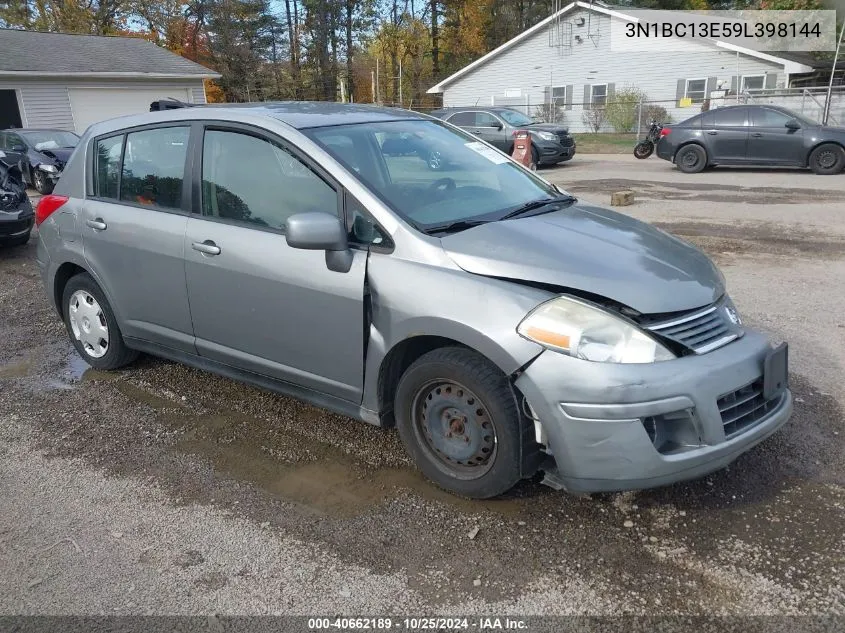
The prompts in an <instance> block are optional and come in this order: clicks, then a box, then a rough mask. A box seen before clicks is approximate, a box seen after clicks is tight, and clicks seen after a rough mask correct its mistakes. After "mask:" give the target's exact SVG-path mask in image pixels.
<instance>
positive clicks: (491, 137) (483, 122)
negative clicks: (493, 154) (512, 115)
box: [472, 112, 511, 151]
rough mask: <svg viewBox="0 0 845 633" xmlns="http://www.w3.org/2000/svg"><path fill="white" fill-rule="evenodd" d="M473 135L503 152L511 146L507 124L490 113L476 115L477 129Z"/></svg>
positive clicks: (473, 131) (477, 113)
mask: <svg viewBox="0 0 845 633" xmlns="http://www.w3.org/2000/svg"><path fill="white" fill-rule="evenodd" d="M472 133H473V134H475V135H476V136H477V137H478V138H480V139H482V140H483V141H487V142H488V143H490V145H493V146H494V147H497V148H499V149H500V150H502V151H507V150H508V147H509V146H510V141H511V139H510V138H508V137H507V133H506V131H505V124H504V123H503V122H502V121H500V120H499V119H498V118H497V117H496V116H494V115H492V114H490V113H489V112H476V113H475V128H474V129H473V130H472Z"/></svg>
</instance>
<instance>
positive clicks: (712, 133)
mask: <svg viewBox="0 0 845 633" xmlns="http://www.w3.org/2000/svg"><path fill="white" fill-rule="evenodd" d="M708 134H709V135H710V136H716V135H717V134H718V132H717V131H716V130H710V131H709V132H708Z"/></svg>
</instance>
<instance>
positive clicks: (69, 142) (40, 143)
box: [21, 132, 79, 152]
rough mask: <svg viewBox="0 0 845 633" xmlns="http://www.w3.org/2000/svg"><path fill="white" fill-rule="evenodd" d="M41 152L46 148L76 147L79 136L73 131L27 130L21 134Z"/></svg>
mask: <svg viewBox="0 0 845 633" xmlns="http://www.w3.org/2000/svg"><path fill="white" fill-rule="evenodd" d="M21 136H23V137H24V138H25V139H26V140H27V141H29V143H30V145H32V146H33V147H34V148H35V149H36V150H38V151H39V152H42V151H44V150H45V149H59V148H62V147H76V144H77V143H78V142H79V137H78V136H77V135H76V134H74V133H73V132H26V133H23V134H21Z"/></svg>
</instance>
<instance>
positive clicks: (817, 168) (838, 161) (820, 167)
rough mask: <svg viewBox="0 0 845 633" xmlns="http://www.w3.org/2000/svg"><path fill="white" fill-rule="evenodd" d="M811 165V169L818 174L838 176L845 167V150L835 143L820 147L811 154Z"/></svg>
mask: <svg viewBox="0 0 845 633" xmlns="http://www.w3.org/2000/svg"><path fill="white" fill-rule="evenodd" d="M809 164H810V169H812V170H813V171H814V172H816V173H817V174H820V175H823V176H829V175H831V174H838V173H839V172H840V171H842V168H843V167H845V150H843V149H842V148H841V147H840V146H839V145H834V144H833V143H825V144H824V145H819V146H818V147H817V148H816V149H814V150H813V151H812V152H811V153H810V160H809Z"/></svg>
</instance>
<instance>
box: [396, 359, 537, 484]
mask: <svg viewBox="0 0 845 633" xmlns="http://www.w3.org/2000/svg"><path fill="white" fill-rule="evenodd" d="M395 411H396V424H397V427H398V429H399V435H400V437H401V438H402V442H403V444H404V445H405V448H406V449H407V450H408V452H409V453H410V455H411V456H412V457H413V459H414V461H415V462H416V463H417V466H418V467H419V469H420V470H421V471H422V472H423V473H424V474H425V476H426V477H428V478H429V479H431V480H432V481H433V482H434V483H436V484H437V485H438V486H440V487H442V488H445V489H446V490H449V491H450V492H453V493H456V494H458V495H462V496H465V497H471V498H475V499H486V498H490V497H495V496H497V495H500V494H502V493H504V492H506V491H508V490H509V489H511V488H512V487H513V486H514V485H515V484H516V483H517V482H518V481H519V480H520V479H522V470H523V457H524V455H523V450H524V449H523V447H529V452H530V453H531V454H532V455H533V453H535V452H536V451H534V450H533V449H534V448H536V445H534V444H533V437H532V436H531V434H530V432H531V429H530V427H529V426H528V425H527V424H526V420H525V419H524V417H523V416H521V415H520V413H519V409H518V408H517V406H516V402H515V398H514V395H513V392H512V390H511V386H510V383H509V382H508V379H507V377H506V376H505V375H504V374H503V373H502V372H501V371H499V369H498V368H497V367H496V366H495V365H493V364H492V363H491V362H490V361H488V360H487V359H486V358H484V357H483V356H481V355H480V354H478V353H477V352H474V351H472V350H469V349H464V348H460V347H447V348H441V349H436V350H434V351H431V352H429V353H427V354H424V355H423V356H422V357H420V358H419V359H418V360H416V361H415V362H414V363H413V364H412V365H411V366H410V367H409V368H408V369H407V371H406V372H405V374H404V375H403V376H402V378H401V380H400V381H399V386H398V388H397V391H396V402H395ZM530 470H531V471H532V472H529V473H526V476H530V475H531V474H533V473H534V472H536V467H534V466H532V467H531V468H530Z"/></svg>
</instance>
